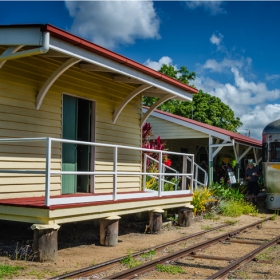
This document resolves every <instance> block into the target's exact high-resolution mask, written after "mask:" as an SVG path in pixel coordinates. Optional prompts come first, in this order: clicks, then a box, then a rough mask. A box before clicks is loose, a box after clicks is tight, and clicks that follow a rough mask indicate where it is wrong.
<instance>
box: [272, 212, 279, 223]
mask: <svg viewBox="0 0 280 280" xmlns="http://www.w3.org/2000/svg"><path fill="white" fill-rule="evenodd" d="M277 216H278V214H277V213H273V215H272V216H271V218H270V219H271V220H273V221H274V220H276V218H277Z"/></svg>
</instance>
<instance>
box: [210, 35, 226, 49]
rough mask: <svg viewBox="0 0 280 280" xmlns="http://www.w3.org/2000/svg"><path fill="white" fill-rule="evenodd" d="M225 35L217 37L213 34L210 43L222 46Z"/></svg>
mask: <svg viewBox="0 0 280 280" xmlns="http://www.w3.org/2000/svg"><path fill="white" fill-rule="evenodd" d="M223 37H224V36H223V35H222V34H219V35H218V36H216V35H215V34H212V36H211V37H210V42H211V43H212V44H214V45H217V46H219V45H220V44H221V41H222V40H223Z"/></svg>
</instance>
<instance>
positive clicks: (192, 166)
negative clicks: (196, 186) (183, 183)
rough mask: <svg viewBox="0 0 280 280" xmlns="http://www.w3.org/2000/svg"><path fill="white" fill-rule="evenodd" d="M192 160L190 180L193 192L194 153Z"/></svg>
mask: <svg viewBox="0 0 280 280" xmlns="http://www.w3.org/2000/svg"><path fill="white" fill-rule="evenodd" d="M191 158H192V161H191V174H192V175H191V182H190V188H191V189H190V191H191V193H193V173H194V155H192V156H191Z"/></svg>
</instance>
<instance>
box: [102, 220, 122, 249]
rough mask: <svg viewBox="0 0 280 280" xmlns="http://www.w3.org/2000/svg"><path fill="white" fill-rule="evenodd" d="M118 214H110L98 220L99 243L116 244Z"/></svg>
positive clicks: (105, 244)
mask: <svg viewBox="0 0 280 280" xmlns="http://www.w3.org/2000/svg"><path fill="white" fill-rule="evenodd" d="M120 218H121V217H119V216H111V217H108V218H104V219H101V221H100V244H101V245H104V246H117V245H118V236H119V219H120Z"/></svg>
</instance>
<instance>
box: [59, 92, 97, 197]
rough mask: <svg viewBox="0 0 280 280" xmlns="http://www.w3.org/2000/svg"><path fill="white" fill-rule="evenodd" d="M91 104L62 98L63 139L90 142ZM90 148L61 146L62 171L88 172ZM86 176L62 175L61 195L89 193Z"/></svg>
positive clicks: (73, 145)
mask: <svg viewBox="0 0 280 280" xmlns="http://www.w3.org/2000/svg"><path fill="white" fill-rule="evenodd" d="M91 104H92V102H90V101H88V100H85V99H79V98H76V97H72V96H69V95H64V96H63V129H62V133H63V138H64V139H69V140H79V141H90V140H91V137H90V136H91ZM90 151H91V149H90V147H89V146H87V145H76V144H68V143H63V144H62V170H63V171H89V170H90ZM89 190H90V180H89V176H88V175H62V193H63V194H67V193H76V192H89Z"/></svg>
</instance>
